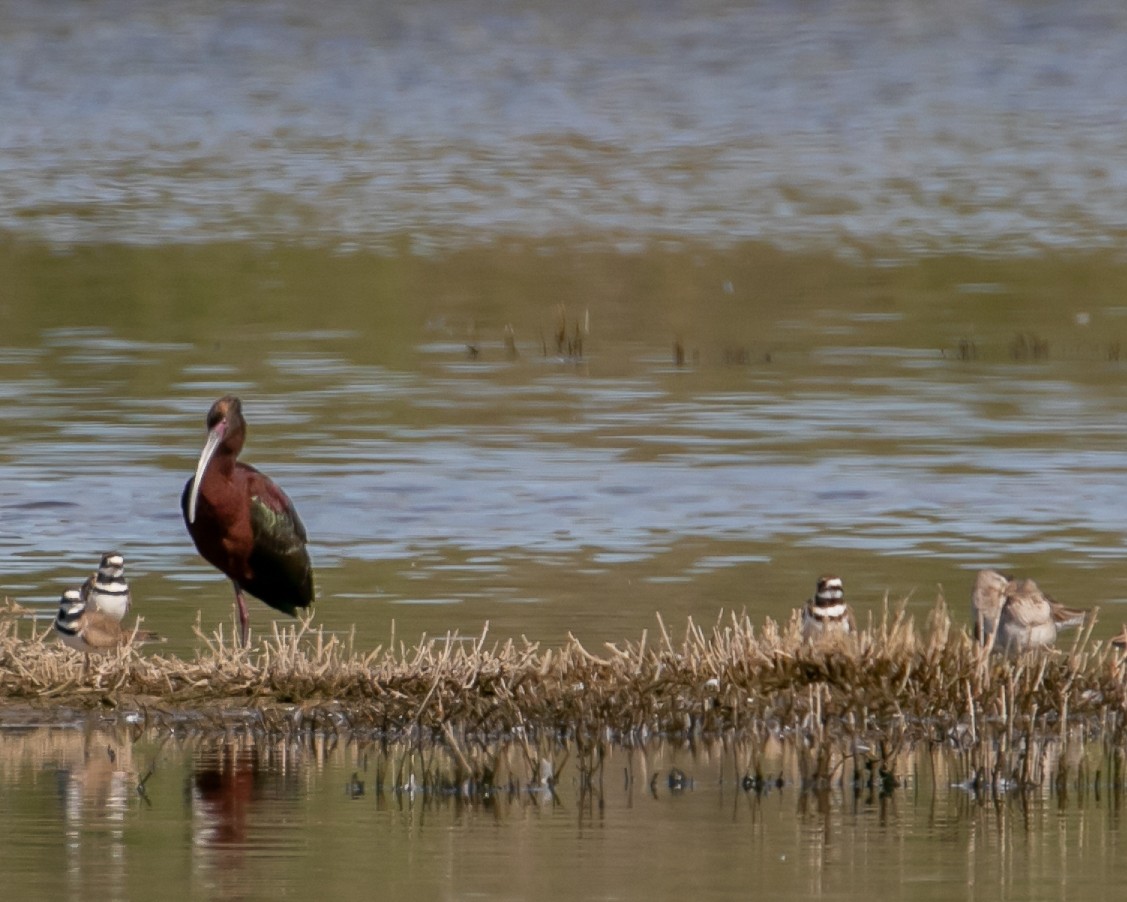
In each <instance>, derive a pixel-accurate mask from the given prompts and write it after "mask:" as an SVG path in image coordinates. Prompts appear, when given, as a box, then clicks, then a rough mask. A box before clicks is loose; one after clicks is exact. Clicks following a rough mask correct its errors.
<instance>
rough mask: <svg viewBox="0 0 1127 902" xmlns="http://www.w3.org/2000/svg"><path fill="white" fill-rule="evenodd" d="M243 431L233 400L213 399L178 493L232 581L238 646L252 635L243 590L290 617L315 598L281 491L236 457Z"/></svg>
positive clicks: (300, 536)
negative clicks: (192, 466) (190, 471)
mask: <svg viewBox="0 0 1127 902" xmlns="http://www.w3.org/2000/svg"><path fill="white" fill-rule="evenodd" d="M246 435H247V426H246V421H245V420H244V419H243V413H242V404H241V403H240V401H239V399H238V398H236V397H234V396H233V395H227V396H226V397H223V398H220V399H219V400H218V401H216V402H215V403H214V404H212V405H211V410H209V411H208V414H207V441H206V443H205V444H204V447H203V451H202V452H201V453H200V460H199V463H198V464H197V465H196V474H195V476H193V477H192V478H191V479H189V480H188V482H187V484H186V485H185V486H184V494H183V496H182V497H181V499H180V507H181V509H182V510H183V512H184V522H185V523H186V524H187V526H188V533H189V534H190V535H191V536H192V541H194V542H195V543H196V548H197V549H199V552H200V554H201V555H203V558H204V560H206V561H207V562H208V563H209V564H212V565H213V566H215V567H217V568H218V569H219V570H221V571H222V572H223V573H225V574H226V575H227V576H228V577H229V578H230V579H231V582H232V583H234V585H235V606H236V609H237V611H238V615H239V630H240V639H241V641H242V643H243V645H246V644H247V641H248V639H249V635H250V621H249V617H248V615H247V606H246V600H245V599H244V598H243V593H244V592H248V593H250V594H251V595H253V596H254V597H255V598H258V599H261V600H262V601H264V602H266V604H268V605H270V607H272V608H275V609H276V610H279V611H282V612H284V613H286V614H289V615H291V616H296V615H297V611H298V608H306V607H309V605H311V604H313V565H312V564H311V563H310V561H309V552H308V551H306V548H305V542H306V535H305V526H304V525H303V524H302V522H301V518H300V517H298V515H297V511H296V510H295V509H294V506H293V502H292V501H290V499H289V497H287V495H286V493H285V492H283V491H282V490H281V489H280V488H279V487H278V486H277V485H275V483H274V482H273V481H272V480H271V479H270V478H268V477H266V476H264V475H263V474H262V473H260V472H258V470H256V469H255V468H254V467H252V466H249V465H247V464H245V463H242V462H241V461H239V460H237V458H238V456H239V452H240V451H242V449H243V444H244V443H245V442H246Z"/></svg>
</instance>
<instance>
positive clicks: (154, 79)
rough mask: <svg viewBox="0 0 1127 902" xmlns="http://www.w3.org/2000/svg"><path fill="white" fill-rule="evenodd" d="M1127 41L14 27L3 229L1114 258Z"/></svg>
mask: <svg viewBox="0 0 1127 902" xmlns="http://www.w3.org/2000/svg"><path fill="white" fill-rule="evenodd" d="M1125 28H1127V14H1125V12H1124V10H1123V8H1122V7H1121V6H1120V5H1119V4H1117V3H1112V2H1093V3H1085V4H1083V6H1082V7H1076V6H1075V5H1073V4H1067V3H1051V2H1050V3H1046V2H1030V0H1003V2H993V3H989V4H982V3H976V2H968V0H961V2H956V3H955V4H951V3H947V4H943V6H942V7H937V6H935V5H934V4H929V3H921V2H914V0H906V2H900V3H896V4H894V5H892V6H889V5H888V4H886V3H874V2H869V0H848V2H840V3H815V4H810V3H805V2H801V3H799V2H791V0H776V2H770V3H756V4H743V3H736V2H731V0H675V2H668V0H629V2H619V3H614V4H611V5H607V4H602V3H592V2H575V3H568V4H559V3H543V2H530V3H520V2H507V0H506V2H500V3H497V2H481V0H458V2H450V0H428V2H420V3H412V4H409V5H386V4H375V5H373V4H370V3H364V2H359V0H345V2H336V3H333V4H332V5H331V7H330V8H328V9H320V8H318V9H317V11H316V12H315V13H314V12H313V11H312V10H311V9H309V8H307V7H306V6H304V5H302V4H299V3H294V2H293V0H269V2H255V3H249V2H236V3H226V4H224V5H223V6H222V8H221V9H216V8H215V7H214V6H213V5H211V4H206V3H194V4H178V5H177V6H176V8H175V9H169V8H168V7H167V6H165V5H163V4H149V3H144V2H140V0H112V2H111V0H103V2H97V3H51V4H42V3H36V2H34V0H9V2H7V3H5V4H4V21H3V23H2V24H0V108H2V109H3V110H4V111H5V115H4V122H3V123H2V124H0V196H3V197H4V198H5V203H4V204H3V205H2V207H0V228H4V229H8V230H13V231H15V232H17V233H21V234H25V233H28V234H34V235H38V236H41V237H43V238H46V239H47V240H50V241H52V242H62V243H69V242H73V241H104V240H107V238H113V239H124V240H127V241H130V242H139V243H144V244H159V243H162V242H166V241H177V242H179V241H184V240H189V241H203V242H209V241H213V240H216V239H233V240H245V239H250V240H261V239H265V240H279V239H281V240H294V241H298V242H301V243H306V242H309V241H314V242H318V243H321V242H331V243H339V244H341V245H345V246H356V245H359V246H373V245H378V246H396V245H398V244H400V243H401V241H402V240H403V238H404V237H405V233H406V240H407V241H408V242H409V243H410V244H411V245H412V246H413V247H415V248H416V249H432V248H435V247H442V246H450V245H451V244H464V243H465V242H467V241H469V242H476V241H481V240H483V239H484V240H489V239H490V238H491V237H492V236H493V235H496V234H505V233H515V234H520V235H537V236H554V235H558V234H561V233H565V234H574V235H576V236H577V237H580V238H582V237H584V236H589V235H590V234H591V233H593V232H597V233H600V234H601V235H604V236H605V235H615V236H618V238H619V239H620V240H622V241H623V242H624V243H635V242H637V241H639V240H641V241H647V240H650V239H651V238H652V237H654V236H660V237H664V238H668V239H671V240H677V241H680V240H684V239H687V238H688V239H692V240H703V241H706V242H715V241H717V240H722V241H729V240H746V239H759V240H770V241H776V242H783V243H786V244H788V245H790V246H794V245H800V246H805V245H808V244H809V243H810V242H811V241H814V242H816V243H817V244H819V245H820V246H823V247H830V248H833V249H835V250H837V251H839V252H841V251H849V250H850V249H856V248H857V247H858V246H870V247H877V248H881V249H882V252H883V251H885V250H889V251H891V250H893V249H899V250H901V251H904V250H908V251H917V250H921V249H923V250H932V251H934V250H937V249H938V250H950V249H966V250H971V251H975V252H979V251H981V250H983V249H985V248H990V249H1005V250H1007V251H1012V250H1026V251H1028V250H1031V249H1036V250H1040V249H1045V248H1061V247H1073V248H1075V247H1079V248H1090V247H1094V246H1103V247H1115V246H1117V244H1118V242H1119V241H1120V239H1121V238H1122V235H1123V230H1124V226H1125V224H1127V220H1125V214H1124V209H1125V206H1124V204H1123V196H1124V187H1125V185H1127V179H1125V177H1124V170H1123V167H1122V164H1121V162H1120V159H1121V156H1122V155H1121V153H1120V148H1121V147H1122V146H1123V143H1124V123H1123V117H1122V115H1121V107H1122V98H1123V96H1124V94H1125V93H1127V82H1125V79H1127V66H1125V65H1124V64H1123V63H1124V46H1125V44H1124V41H1123V36H1124V31H1125ZM602 240H604V239H600V243H601V241H602Z"/></svg>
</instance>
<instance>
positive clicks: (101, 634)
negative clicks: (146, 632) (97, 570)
mask: <svg viewBox="0 0 1127 902" xmlns="http://www.w3.org/2000/svg"><path fill="white" fill-rule="evenodd" d="M55 632H56V633H58V635H59V638H60V639H62V640H63V642H64V643H65V644H66V645H69V646H70V647H71V648H75V649H78V651H83V652H86V653H87V654H104V653H105V652H107V651H112V650H113V649H115V648H117V647H118V646H119V645H121V644H122V643H123V642H124V641H125V634H124V632H123V631H122V629H121V624H120V623H118V622H117V620H115V619H114V618H113V617H112V616H111V615H109V614H107V613H105V612H104V611H99V610H97V609H95V608H93V607H87V605H86V602H85V601H83V600H82V593H80V592H79V591H78V589H67V590H66V591H65V592H64V593H63V597H62V598H61V599H59V613H58V614H57V615H56V616H55Z"/></svg>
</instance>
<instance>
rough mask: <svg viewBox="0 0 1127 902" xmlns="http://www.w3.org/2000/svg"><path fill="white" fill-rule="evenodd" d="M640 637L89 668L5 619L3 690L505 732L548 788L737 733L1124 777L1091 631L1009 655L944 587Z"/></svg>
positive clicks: (449, 738) (298, 645) (306, 645)
mask: <svg viewBox="0 0 1127 902" xmlns="http://www.w3.org/2000/svg"><path fill="white" fill-rule="evenodd" d="M657 628H658V631H657V637H658V638H657V639H656V640H651V638H650V637H649V635H648V633H647V632H643V633H642V635H641V638H640V639H639V640H638V641H637V642H617V643H613V644H608V645H607V646H606V647H605V648H603V649H602V650H601V651H594V650H591V649H588V648H586V647H585V646H584V645H583V643H582V642H581V641H580V639H578V638H577V637H575V636H569V637H568V639H567V641H566V642H565V643H564V644H563V645H562V646H561V647H559V648H541V647H540V646H539V645H538V644H536V643H533V642H529V641H528V640H527V639H522V640H520V641H516V640H513V639H508V640H506V641H504V642H500V641H496V640H494V641H490V639H489V632H488V624H486V626H485V628H483V630H482V632H481V633H480V635H477V636H474V637H462V636H459V635H457V634H454V633H448V634H446V635H445V636H443V637H439V638H427V637H425V636H424V637H423V638H422V639H421V640H420V641H419V642H418V643H417V644H416V645H414V646H410V647H409V646H407V645H405V644H404V643H402V642H399V643H398V647H396V646H397V643H396V640H395V639H394V638H393V639H392V641H391V643H390V644H389V646H388V647H387V648H386V649H384V648H382V647H380V648H376V649H373V650H368V651H363V650H357V649H355V647H354V642H353V638H352V637H351V636H348V637H346V638H345V639H343V640H342V639H341V638H340V637H338V636H336V635H330V634H326V633H325V632H324V631H323V630H321V629H317V628H314V627H312V626H311V624H310V622H309V621H308V620H300V621H297V622H296V623H295V624H294V625H293V626H292V627H286V628H275V630H274V632H273V635H271V636H269V637H267V638H266V639H264V640H260V641H259V642H258V643H257V644H256V645H255V646H253V647H252V648H249V649H244V648H241V647H239V645H238V644H237V643H236V642H235V641H234V637H233V636H229V635H227V634H225V633H224V631H223V629H222V627H220V628H219V629H217V630H216V631H215V632H214V633H212V634H210V635H208V634H205V633H204V632H203V631H202V630H201V629H200V628H199V627H198V625H197V629H196V632H197V635H198V637H199V639H200V648H199V650H198V652H197V654H196V657H195V658H194V659H192V660H182V659H180V658H177V657H172V656H165V655H161V654H159V653H152V654H147V653H145V652H144V651H143V650H138V649H136V648H133V647H126V648H123V649H122V650H120V651H119V652H117V653H116V654H113V655H108V656H106V657H104V658H100V659H92V660H91V662H90V664H89V666H86V664H85V663H84V661H83V657H82V656H81V655H79V654H77V653H74V652H72V651H70V650H68V649H66V648H65V647H63V646H61V645H60V644H59V643H57V642H56V641H54V639H53V638H52V637H51V636H50V634H49V633H48V632H44V631H38V630H37V628H36V627H35V626H34V625H32V626H31V627H30V630H28V628H27V625H26V623H22V622H21V621H19V620H18V619H13V618H5V619H2V620H0V699H6V700H9V701H13V702H21V703H28V702H32V703H36V704H40V705H45V704H50V705H64V704H66V705H77V706H87V707H89V706H93V705H95V704H97V705H105V706H110V707H122V708H123V709H124V708H131V709H133V710H139V711H141V712H143V716H144V717H146V718H148V717H149V716H150V714H154V716H164V714H163V713H161V712H169V711H175V710H177V709H179V710H193V709H196V710H207V711H211V712H215V716H216V717H217V718H218V719H219V720H222V718H223V714H222V712H223V711H224V710H234V709H243V710H253V711H256V712H258V713H257V715H256V716H257V717H258V721H259V722H260V724H261V726H262V728H263V729H267V730H269V729H281V730H292V729H297V728H305V727H309V726H317V727H318V728H322V729H326V730H329V731H331V732H333V733H334V734H335V733H339V732H341V731H352V732H356V731H369V732H370V733H372V734H383V735H391V736H396V737H404V736H406V737H416V738H418V739H420V740H421V739H423V738H429V739H436V740H437V741H440V742H444V743H445V744H446V745H447V746H448V747H449V748H451V749H457V751H456V753H452V754H453V758H454V761H455V763H456V765H457V768H458V769H459V770H460V771H468V770H470V769H472V768H471V765H472V764H473V761H474V760H480V759H481V756H480V755H477V757H475V758H472V759H471V755H470V754H469V750H472V749H473V748H475V745H474V744H475V743H479V744H480V743H481V742H483V741H492V740H494V739H496V738H497V737H501V736H507V737H510V738H511V739H514V740H515V742H516V745H515V748H516V749H517V750H519V755H520V756H521V757H522V758H523V759H524V760H525V762H526V766H528V767H530V768H535V769H536V772H537V773H541V772H543V774H544V778H545V779H546V780H549V781H550V780H551V779H552V775H553V774H554V773H555V772H556V769H557V767H558V766H559V765H558V762H557V761H556V758H557V756H558V754H559V753H560V752H564V753H565V754H570V750H571V749H572V748H574V749H575V751H576V753H577V754H578V755H579V756H580V758H581V759H582V761H583V762H584V767H588V768H590V770H591V771H592V772H599V768H600V767H601V762H602V761H603V760H604V758H605V750H606V748H607V744H608V743H620V744H639V743H644V742H645V741H647V740H649V739H651V738H654V737H667V738H669V737H675V738H682V739H685V740H688V741H695V740H696V739H699V738H701V737H712V738H723V737H738V738H739V739H740V741H748V742H750V743H751V745H750V751H749V753H748V767H750V768H752V769H753V770H755V771H756V772H757V773H758V764H757V762H758V761H759V760H761V749H762V746H763V744H764V743H765V742H767V741H768V739H769V738H772V737H774V738H790V739H793V740H795V741H796V749H797V751H796V754H797V755H798V756H799V759H798V762H797V763H798V765H799V768H800V770H801V772H802V778H803V780H804V781H805V782H808V783H809V784H810V785H812V786H816V785H824V784H826V783H829V782H831V781H834V780H841V779H842V777H843V775H844V774H846V773H849V772H852V773H853V774H854V779H855V780H856V779H858V778H859V777H858V776H857V775H862V776H864V775H865V774H869V775H871V779H873V780H876V779H878V775H885V776H880V777H879V779H885V778H886V777H887V775H889V774H890V773H891V767H892V762H893V761H894V760H895V758H896V757H897V755H898V754H899V752H900V750H901V749H904V748H908V747H912V746H914V745H917V744H919V743H926V744H931V745H935V746H944V747H947V748H950V749H953V750H955V751H956V752H957V753H958V754H959V755H960V756H961V760H962V761H963V762H964V764H963V766H964V767H965V768H966V770H967V773H968V775H969V776H973V778H974V779H978V780H987V781H990V782H991V783H995V784H997V783H1002V782H1006V781H1017V782H1029V781H1035V780H1036V779H1037V778H1038V776H1039V775H1040V774H1041V772H1042V771H1043V770H1044V767H1043V763H1042V762H1043V759H1044V756H1045V749H1046V747H1047V744H1055V745H1056V746H1058V747H1059V748H1060V749H1066V748H1067V746H1068V743H1069V737H1070V733H1069V730H1070V729H1074V728H1079V731H1078V734H1079V735H1092V734H1093V731H1097V730H1098V731H1099V735H1100V736H1101V737H1102V738H1103V740H1104V742H1105V743H1109V744H1110V745H1109V751H1108V753H1107V759H1108V761H1109V765H1108V766H1109V768H1114V769H1115V771H1116V778H1118V775H1119V770H1120V769H1121V767H1122V759H1123V743H1124V742H1125V741H1127V727H1125V715H1127V688H1125V683H1127V668H1125V667H1124V658H1123V655H1122V653H1119V652H1116V651H1115V650H1114V649H1113V648H1111V647H1110V646H1109V645H1105V644H1102V643H1100V642H1096V641H1093V640H1092V639H1091V636H1090V633H1082V634H1081V635H1080V636H1078V637H1077V639H1076V641H1075V643H1074V644H1073V645H1072V646H1071V648H1068V649H1067V650H1059V651H1056V650H1048V651H1037V652H1032V653H1027V654H1025V655H1023V656H1021V657H1017V658H1007V657H1005V656H1002V655H999V654H991V653H989V652H988V651H985V650H984V649H983V648H982V647H981V646H979V645H978V644H977V643H976V642H975V641H974V640H973V639H972V638H971V637H970V636H969V635H968V633H967V630H966V629H965V628H962V627H957V626H955V625H954V624H953V623H952V621H951V619H950V616H949V613H948V610H947V605H946V603H945V601H944V599H943V598H942V596H940V597H939V598H938V599H937V600H936V603H935V605H934V606H933V608H932V609H931V611H930V612H929V614H928V615H927V617H926V619H925V623H924V626H923V627H922V628H919V627H917V626H916V623H915V621H914V619H913V618H912V617H911V616H909V615H908V614H907V612H906V610H905V606H904V604H903V603H901V604H899V605H896V606H895V607H894V608H893V609H890V606H889V605H888V603H887V601H886V603H885V606H884V610H883V612H882V614H881V616H880V618H879V620H878V621H877V622H876V623H875V624H873V623H870V625H869V626H868V627H866V628H865V629H864V630H862V631H861V632H860V633H859V634H857V635H856V636H855V637H851V638H849V639H848V640H847V641H842V642H837V643H828V644H824V645H812V644H809V643H804V642H803V641H802V640H801V638H800V635H799V630H798V624H797V621H796V620H795V619H794V618H793V617H792V618H791V620H790V621H789V622H788V623H786V624H785V625H782V626H780V625H779V624H777V623H775V622H774V621H772V620H767V621H766V622H765V623H764V624H763V625H762V626H761V627H760V628H758V629H757V628H756V627H755V626H753V625H752V623H751V622H750V619H749V618H748V617H747V616H746V615H744V614H740V615H736V614H728V615H721V616H720V617H718V618H717V620H716V622H715V623H714V624H713V625H712V626H711V627H705V626H703V625H700V624H698V623H697V622H695V621H694V620H692V619H690V620H689V621H688V622H687V623H686V626H685V629H684V632H683V635H682V638H680V639H679V640H675V639H673V637H672V635H671V632H670V630H669V629H667V627H666V624H665V622H664V621H663V620H662V618H661V616H660V615H658V616H657ZM29 633H30V634H29ZM154 712H155V713H154ZM560 743H564V745H560ZM419 749H421V746H417V747H416V750H417V751H416V754H417V753H419V752H418V750H419ZM757 749H759V750H760V751H757ZM862 759H863V760H862ZM403 766H405V765H404V762H400V763H399V766H395V767H392V769H391V773H393V774H398V773H399V772H400V771H401V770H402V769H403ZM489 766H490V768H494V767H496V766H498V763H497V762H496V761H494V762H493V763H492V764H490V765H489ZM759 776H760V777H761V776H762V775H761V774H760V775H759ZM866 779H869V777H866Z"/></svg>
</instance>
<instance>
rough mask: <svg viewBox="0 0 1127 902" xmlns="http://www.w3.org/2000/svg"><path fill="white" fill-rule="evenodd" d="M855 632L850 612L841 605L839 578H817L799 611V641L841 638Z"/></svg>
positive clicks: (831, 576) (828, 575)
mask: <svg viewBox="0 0 1127 902" xmlns="http://www.w3.org/2000/svg"><path fill="white" fill-rule="evenodd" d="M856 630H857V625H856V623H855V622H854V619H853V609H852V608H850V607H849V605H848V604H846V603H845V588H844V586H843V585H842V582H841V577H838V576H833V575H831V574H827V575H825V576H822V577H821V578H819V580H818V588H817V589H816V590H815V592H814V597H813V598H811V599H809V600H808V601H807V602H806V604H805V605H804V606H803V608H802V638H803V639H807V640H813V639H817V638H820V637H823V636H835V635H836V636H844V635H848V634H849V633H853V632H856Z"/></svg>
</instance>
